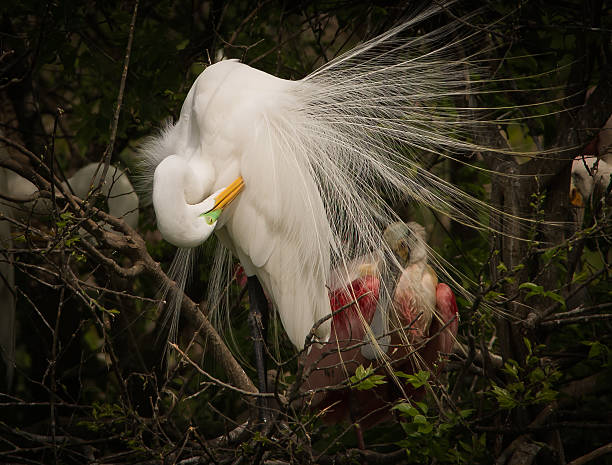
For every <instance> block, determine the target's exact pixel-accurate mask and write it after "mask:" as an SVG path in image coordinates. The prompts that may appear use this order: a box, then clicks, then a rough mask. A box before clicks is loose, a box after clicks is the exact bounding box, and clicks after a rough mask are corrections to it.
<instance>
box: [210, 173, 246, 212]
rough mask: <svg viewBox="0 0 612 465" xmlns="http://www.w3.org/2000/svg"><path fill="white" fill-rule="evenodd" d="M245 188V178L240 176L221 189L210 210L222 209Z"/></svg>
mask: <svg viewBox="0 0 612 465" xmlns="http://www.w3.org/2000/svg"><path fill="white" fill-rule="evenodd" d="M242 189H244V180H243V179H242V176H239V177H238V178H237V179H236V180H235V181H234V182H232V183H231V184H230V185H229V186H227V187H226V188H225V189H223V190H222V191H221V193H220V194H219V195H217V197H216V198H215V204H214V206H213V207H212V208H211V209H210V211H215V210H222V209H223V208H225V207H226V206H228V205H229V204H230V203H231V202H232V200H234V199H235V198H236V197H237V196H238V194H239V193H240V192H241V191H242Z"/></svg>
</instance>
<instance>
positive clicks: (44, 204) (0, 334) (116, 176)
mask: <svg viewBox="0 0 612 465" xmlns="http://www.w3.org/2000/svg"><path fill="white" fill-rule="evenodd" d="M97 170H98V163H89V164H87V165H85V166H84V167H82V168H80V169H79V170H77V171H76V172H75V173H74V174H73V175H72V176H71V177H70V178H69V179H68V182H67V183H64V185H65V186H66V187H68V186H70V189H72V192H73V193H74V194H75V195H76V196H77V197H80V198H83V199H84V198H85V197H86V196H87V194H88V193H89V190H90V185H91V183H92V181H93V183H94V185H95V184H97V183H98V181H99V179H100V177H101V175H102V174H101V170H100V171H99V173H98V174H97V175H96V177H95V179H94V174H95V173H96V171H97ZM37 190H38V189H37V187H36V186H35V185H34V184H32V183H31V182H30V181H28V180H27V179H25V178H24V177H22V176H19V175H18V174H17V173H14V172H13V171H10V170H8V169H4V168H0V192H2V194H3V195H4V196H5V197H7V198H9V199H12V200H13V201H14V202H2V204H1V205H0V208H1V209H2V213H3V214H4V215H7V216H10V217H13V218H24V217H27V216H29V215H32V214H33V215H47V214H49V212H50V211H51V208H52V206H51V203H50V200H48V199H45V198H38V199H36V200H30V198H31V196H32V194H34V193H36V192H37ZM101 193H102V195H103V196H104V198H105V204H106V207H107V211H108V212H109V213H110V214H111V215H113V216H115V217H117V218H123V219H124V220H125V222H126V223H127V224H128V225H130V226H131V227H132V228H137V227H138V203H139V201H138V195H137V194H136V192H134V188H133V186H132V183H131V182H130V180H129V179H128V177H127V174H126V172H125V171H123V170H121V169H120V168H118V167H116V166H112V165H111V166H110V167H109V169H108V171H107V173H106V178H105V182H104V183H103V184H102V186H101ZM0 246H1V248H3V249H10V248H11V247H12V238H11V227H10V223H9V222H7V221H0ZM0 273H1V274H2V276H0V351H1V352H2V358H3V359H4V362H5V363H6V367H7V368H6V385H7V386H9V387H10V386H11V384H12V378H13V365H14V359H15V291H14V288H13V287H14V273H15V271H14V268H13V265H12V260H11V259H10V257H9V256H8V255H7V256H6V257H3V259H2V262H1V263H0Z"/></svg>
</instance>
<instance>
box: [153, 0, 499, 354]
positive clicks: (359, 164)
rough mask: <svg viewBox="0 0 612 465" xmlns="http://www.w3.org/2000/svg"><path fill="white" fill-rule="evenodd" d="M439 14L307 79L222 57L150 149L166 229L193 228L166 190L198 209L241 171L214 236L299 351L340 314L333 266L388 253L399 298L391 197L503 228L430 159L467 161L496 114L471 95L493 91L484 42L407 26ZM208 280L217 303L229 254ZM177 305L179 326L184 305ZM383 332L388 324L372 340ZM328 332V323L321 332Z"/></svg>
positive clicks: (386, 264)
mask: <svg viewBox="0 0 612 465" xmlns="http://www.w3.org/2000/svg"><path fill="white" fill-rule="evenodd" d="M439 11H440V9H439V8H431V9H429V10H427V11H425V12H423V13H421V14H419V15H417V16H416V17H414V18H413V19H411V20H409V21H407V22H404V23H403V24H401V25H400V26H398V27H396V28H394V29H392V30H390V31H389V32H387V33H385V34H383V35H382V36H379V37H377V38H375V39H372V40H370V41H368V42H366V43H364V44H362V45H360V46H358V47H356V48H355V49H353V50H351V51H349V52H347V53H345V54H344V55H341V56H339V57H338V58H336V59H334V60H332V61H331V62H329V63H327V64H325V65H324V66H323V67H321V68H320V69H318V70H316V71H314V72H313V73H311V74H310V75H308V76H306V77H305V78H303V79H301V80H298V81H288V80H283V79H278V78H275V77H273V76H270V75H268V74H266V73H263V72H261V71H257V70H254V69H253V68H250V67H248V66H246V65H244V64H241V63H239V62H237V61H232V60H230V61H224V62H220V63H216V64H214V65H211V66H209V67H208V68H207V69H206V70H205V71H204V72H203V73H202V74H201V75H200V76H199V77H198V78H197V80H196V81H195V83H194V84H193V87H192V88H191V90H190V92H189V94H188V95H187V98H186V100H185V103H184V104H183V108H182V110H181V115H180V119H179V120H178V121H177V122H176V123H175V124H170V125H168V126H167V127H166V128H165V129H163V130H162V131H161V133H160V134H159V135H158V136H156V137H154V138H152V139H150V140H149V141H148V142H147V143H146V144H145V145H144V147H143V148H142V150H141V158H142V170H141V172H142V179H143V182H142V184H143V187H142V188H143V190H145V191H148V192H150V193H151V192H152V193H153V196H154V197H155V196H156V194H155V189H156V186H155V183H154V182H153V179H154V173H155V180H156V181H155V182H156V183H158V187H157V189H158V193H157V202H155V201H154V204H155V209H156V214H157V217H158V224H162V223H163V224H164V225H167V224H174V225H177V226H175V227H177V228H178V227H179V226H180V228H181V229H182V228H188V227H189V226H186V225H185V224H186V223H188V221H187V222H183V221H180V222H177V221H176V218H172V217H171V216H172V215H176V214H177V213H176V212H178V211H180V210H181V208H184V206H183V207H181V206H179V205H177V204H176V203H174V201H172V200H170V194H168V193H167V192H170V191H171V190H173V188H174V187H175V184H177V183H178V184H179V185H180V186H181V189H182V191H181V192H180V193H179V194H180V195H179V196H178V197H180V199H182V201H183V202H184V203H186V204H188V207H189V208H191V207H193V205H194V204H196V205H197V204H198V203H199V202H201V203H202V204H204V203H206V200H208V199H205V198H206V197H207V196H209V195H211V194H212V193H213V192H214V191H216V190H218V189H220V188H222V187H223V186H225V185H227V184H228V183H229V182H230V181H231V180H232V179H235V177H237V176H242V177H243V178H244V185H245V188H244V191H243V193H241V194H240V195H239V196H238V198H237V200H235V201H234V203H233V204H232V205H231V206H230V207H229V208H227V210H226V212H224V213H222V214H221V217H220V218H219V222H218V224H217V225H216V229H215V233H216V234H217V236H218V237H219V239H220V240H221V242H222V243H223V244H224V245H226V246H227V248H228V249H230V251H231V252H232V253H234V254H235V255H237V256H238V258H239V259H240V261H241V262H242V264H243V266H244V267H245V270H246V271H247V273H249V274H250V273H254V274H256V275H257V276H258V277H259V279H260V281H261V282H262V284H263V286H264V289H265V290H266V291H267V293H268V296H269V297H270V298H271V300H272V301H273V302H274V305H275V308H276V310H277V311H278V313H279V315H280V319H281V322H282V323H283V326H284V328H285V330H286V331H287V333H288V335H289V338H290V339H291V341H292V342H293V344H294V345H295V346H297V347H298V348H301V347H302V346H303V345H304V340H305V337H306V336H307V334H308V333H309V332H310V330H311V328H312V326H313V324H314V323H315V322H316V321H317V320H318V319H319V318H321V317H324V316H325V315H328V314H329V313H330V307H329V299H328V289H327V287H326V286H328V285H329V280H330V276H331V275H332V271H333V270H335V271H334V275H337V272H338V270H346V273H347V280H348V268H349V264H350V263H351V261H353V260H355V259H358V257H361V256H364V255H367V254H371V253H376V254H378V255H379V256H380V257H381V260H380V262H379V271H380V273H381V276H382V277H383V281H385V280H386V285H383V286H381V302H385V301H388V296H389V294H390V292H392V290H393V284H392V283H391V279H392V276H393V275H394V273H395V271H394V270H395V269H398V267H399V264H398V263H397V261H396V260H395V258H394V255H393V253H392V252H391V251H390V250H389V248H388V246H387V245H386V244H385V241H384V239H383V235H382V231H383V230H384V228H385V227H386V226H387V225H388V224H390V223H392V222H394V221H397V220H398V218H397V215H396V214H395V213H394V212H393V210H392V209H391V208H390V207H389V205H388V203H387V201H388V200H389V199H412V200H414V201H415V202H417V203H418V204H421V205H424V206H426V207H429V208H432V209H434V210H436V211H438V212H440V213H443V214H445V215H448V216H449V217H451V218H452V219H453V220H455V221H459V222H461V223H464V224H466V225H469V226H472V227H474V228H477V229H483V228H484V229H486V228H494V227H495V226H494V225H488V224H483V222H482V218H486V217H487V216H488V215H487V214H488V213H489V212H490V211H491V208H492V207H490V206H489V205H487V204H486V203H484V202H482V201H480V200H477V199H475V198H473V197H471V196H470V195H468V194H466V193H464V192H463V191H462V190H461V189H459V188H458V187H457V186H454V185H452V184H450V183H448V182H447V181H445V180H443V179H441V178H439V177H437V176H436V175H435V174H433V173H432V172H430V171H428V170H427V169H425V168H424V167H423V166H424V164H425V162H426V161H427V159H429V158H431V156H433V155H436V156H443V157H449V158H453V159H457V158H459V157H460V156H461V155H462V154H466V153H470V154H471V153H473V152H476V151H483V150H490V149H489V148H486V149H485V148H483V147H481V146H479V145H478V144H476V143H475V142H474V140H476V139H475V138H474V137H473V135H474V133H475V131H479V130H480V129H482V125H483V124H489V123H487V122H484V121H477V118H476V117H474V116H473V112H472V110H471V109H470V108H468V107H467V104H462V103H460V102H467V98H466V97H467V96H468V95H470V96H477V95H478V94H479V93H480V92H487V90H486V84H487V83H488V82H490V81H489V80H487V79H483V78H480V79H479V78H477V77H476V76H482V75H483V71H482V70H481V69H478V70H477V69H476V67H475V65H474V63H476V62H478V57H477V56H475V55H474V54H472V55H471V56H470V53H469V52H468V51H469V50H470V49H471V47H472V45H473V43H474V42H475V37H474V36H471V35H470V34H471V33H470V32H469V31H468V32H467V33H463V34H462V33H460V32H459V29H461V28H462V27H464V26H462V22H453V23H451V24H449V25H447V26H443V27H441V28H440V29H438V30H436V31H434V32H429V33H424V34H420V35H418V36H416V37H411V36H408V35H407V31H408V30H410V29H411V28H412V27H414V26H416V25H418V24H419V23H421V22H423V21H425V20H427V19H429V18H430V17H431V16H433V15H434V14H436V13H439ZM472 32H473V31H472ZM474 34H479V35H480V38H482V34H483V33H482V32H476V33H474ZM166 160H167V161H166ZM162 162H163V163H162ZM170 162H171V163H170ZM180 163H184V164H185V166H186V167H187V169H185V170H182V169H181V168H180V166H179V165H180ZM170 165H172V170H166V166H170ZM162 166H163V167H164V168H163V169H162ZM156 170H157V171H156ZM170 172H172V173H177V172H178V173H179V176H178V178H176V179H172V178H171V177H170V174H167V173H170ZM179 178H180V179H179ZM192 178H194V179H195V182H196V185H194V184H193V182H194V181H193V179H192ZM197 182H199V183H201V185H197ZM162 184H163V186H164V187H163V189H164V192H161V189H162V188H161V187H160V186H162ZM194 192H196V193H197V195H195V194H194ZM154 200H155V199H154ZM203 201H204V202H203ZM203 212H204V210H201V213H203ZM181 214H182V213H181ZM171 221H174V223H170V222H171ZM164 227H165V231H167V232H168V233H171V235H172V237H173V238H175V236H176V237H178V236H177V235H178V234H179V232H177V231H174V230H172V229H171V228H170V227H167V226H164ZM160 229H161V226H160ZM208 234H210V232H208V233H207V234H202V237H204V238H205V237H208ZM191 237H192V236H190V238H191ZM202 240H204V239H202ZM174 242H175V244H176V245H178V246H179V247H180V246H183V247H185V245H184V244H188V246H189V247H192V246H193V245H197V243H195V242H197V241H195V242H194V241H192V240H191V239H190V240H189V241H184V242H183V241H182V240H181V239H180V238H179V239H178V240H176V239H174ZM191 250H194V249H191ZM192 253H193V252H188V251H181V252H180V254H179V255H177V257H178V260H177V259H175V263H174V264H173V270H175V271H177V274H178V276H179V277H180V278H181V279H179V284H181V285H184V282H185V279H186V276H187V274H186V273H185V267H186V266H187V263H190V262H191V259H188V258H187V257H186V255H187V256H191V254H192ZM220 261H223V254H220V255H218V262H220ZM434 262H435V260H434ZM211 283H212V286H211V291H210V293H209V294H210V295H209V301H210V302H214V303H215V304H216V303H218V301H216V300H215V299H217V298H218V296H219V293H220V290H221V289H222V288H223V287H224V286H223V284H224V283H225V276H224V275H223V266H219V263H217V265H215V266H214V268H213V276H212V278H211ZM460 291H461V290H460ZM213 307H216V305H213ZM381 307H384V305H382V306H381ZM173 308H174V310H173V311H172V312H171V313H173V317H172V321H173V324H172V325H171V327H172V330H171V333H174V332H175V331H176V322H177V321H178V310H179V308H180V305H179V303H178V302H177V303H175V305H174V307H173ZM383 320H385V318H383ZM385 329H386V320H385V321H383V322H382V328H379V329H378V330H377V331H376V334H375V336H380V335H381V334H382V333H383V332H384V330H385ZM328 333H329V321H327V322H326V323H323V324H322V325H321V327H320V328H319V336H320V337H321V338H325V337H326V334H328ZM171 336H172V334H171Z"/></svg>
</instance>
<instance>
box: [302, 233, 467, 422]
mask: <svg viewBox="0 0 612 465" xmlns="http://www.w3.org/2000/svg"><path fill="white" fill-rule="evenodd" d="M422 229H423V228H422V227H420V226H419V225H415V224H414V223H411V224H410V225H405V224H403V223H396V224H394V225H391V226H390V227H389V228H387V230H386V231H385V240H386V241H388V242H389V245H390V246H391V248H392V249H393V250H394V252H395V253H397V254H398V258H399V259H400V261H402V262H403V264H404V270H403V271H402V274H401V275H400V277H399V280H398V282H397V287H396V289H395V292H394V296H393V305H392V311H391V312H390V317H391V321H392V322H393V331H392V336H391V344H390V346H391V348H392V349H391V350H390V351H389V353H388V366H390V367H392V370H393V371H402V372H404V373H406V374H413V373H415V372H417V371H419V370H420V369H424V370H428V371H430V372H431V373H433V374H436V373H439V371H440V370H441V369H442V367H443V366H444V361H445V358H444V354H448V353H450V352H451V351H452V348H453V344H454V341H455V335H456V334H457V328H458V313H457V304H456V302H455V296H454V294H453V292H452V291H451V289H450V287H449V286H447V285H446V284H443V283H438V282H437V277H436V275H435V273H434V272H433V270H432V269H431V268H430V267H429V266H428V264H427V251H426V250H425V248H424V247H423V244H418V243H417V244H415V243H413V244H412V246H409V245H408V244H407V241H409V240H410V237H409V236H407V232H408V231H409V230H410V231H413V232H414V233H416V235H417V236H418V235H421V234H422V233H423V230H422ZM376 269H377V267H376V263H374V264H372V266H366V265H365V264H361V265H360V266H359V270H360V272H361V274H362V276H360V277H358V278H356V279H355V280H354V281H352V282H351V283H350V285H349V286H346V287H342V288H340V289H336V290H334V291H333V292H331V294H330V301H331V306H332V310H333V311H334V316H333V322H332V336H331V338H330V340H329V342H328V343H326V344H323V345H321V346H320V347H313V349H312V350H311V351H310V353H309V354H308V356H307V357H305V359H303V361H302V363H303V365H304V368H305V370H306V372H307V373H308V376H307V377H306V380H305V382H304V391H305V393H308V392H312V395H311V397H310V399H309V404H310V407H311V408H317V409H318V410H323V411H324V412H325V414H324V416H323V418H324V420H325V421H327V422H330V423H336V422H339V421H344V420H351V421H353V422H358V423H359V425H360V426H361V427H363V428H368V427H370V426H372V425H374V424H376V423H378V422H380V421H383V420H387V419H389V418H390V415H391V410H390V409H389V405H390V404H392V403H393V402H394V401H396V400H397V399H398V398H401V397H404V398H406V397H408V398H411V399H412V400H420V399H421V398H422V396H423V395H424V393H425V391H424V389H422V388H421V389H413V388H411V387H410V386H409V385H408V386H402V387H401V389H400V388H398V385H396V383H394V382H386V383H385V384H383V385H380V386H377V387H376V388H373V389H368V390H367V391H359V390H356V389H354V388H351V387H350V377H352V376H354V375H355V371H356V369H357V367H358V366H360V365H362V366H368V365H370V364H371V363H372V362H371V361H370V360H369V359H367V358H366V357H364V356H363V354H362V353H361V351H360V350H359V348H358V347H359V345H360V343H361V344H363V342H362V341H363V337H364V334H365V332H366V325H369V324H370V323H371V321H372V318H373V316H374V313H375V312H376V311H377V303H378V296H379V284H380V281H379V278H378V276H377V274H376ZM346 288H348V289H350V292H347V289H346ZM432 300H433V302H432ZM381 372H382V373H383V374H386V371H385V370H381ZM358 434H359V432H358Z"/></svg>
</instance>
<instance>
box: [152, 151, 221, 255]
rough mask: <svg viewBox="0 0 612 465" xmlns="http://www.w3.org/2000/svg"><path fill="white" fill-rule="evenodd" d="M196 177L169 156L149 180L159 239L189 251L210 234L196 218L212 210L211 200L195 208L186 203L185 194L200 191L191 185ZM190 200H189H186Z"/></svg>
mask: <svg viewBox="0 0 612 465" xmlns="http://www.w3.org/2000/svg"><path fill="white" fill-rule="evenodd" d="M197 182H198V176H197V175H196V174H195V173H194V172H193V170H191V169H190V167H189V164H188V163H187V162H186V161H185V160H183V159H182V158H181V157H179V156H176V155H171V156H169V157H167V158H165V159H164V160H163V161H162V162H161V163H160V164H159V165H158V166H157V168H156V170H155V175H154V178H153V207H154V208H155V215H156V217H157V227H158V228H159V231H160V232H161V234H162V236H163V238H164V239H165V240H167V241H168V242H170V243H171V244H174V245H176V246H177V247H182V248H191V247H196V246H198V245H200V244H201V243H202V242H204V241H205V240H206V239H208V237H209V236H210V235H211V233H212V232H213V230H214V226H209V225H208V224H206V221H205V220H204V218H202V217H201V216H200V215H201V214H202V213H204V212H205V211H207V210H208V209H210V208H212V205H213V204H214V199H212V198H211V197H209V198H207V199H205V200H203V201H201V202H199V203H195V204H190V203H188V199H187V198H186V193H191V195H190V197H193V194H192V193H193V192H194V191H198V190H199V191H201V190H202V187H200V186H197V185H194V184H195V183H197ZM189 200H192V199H189Z"/></svg>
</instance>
